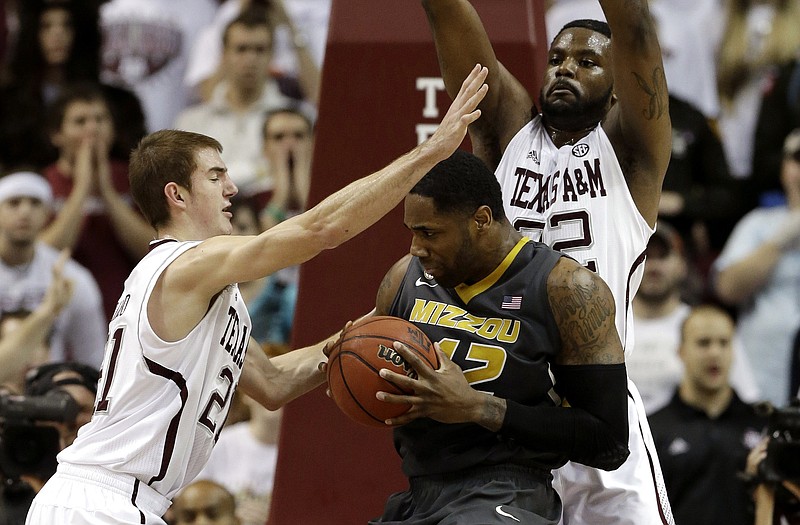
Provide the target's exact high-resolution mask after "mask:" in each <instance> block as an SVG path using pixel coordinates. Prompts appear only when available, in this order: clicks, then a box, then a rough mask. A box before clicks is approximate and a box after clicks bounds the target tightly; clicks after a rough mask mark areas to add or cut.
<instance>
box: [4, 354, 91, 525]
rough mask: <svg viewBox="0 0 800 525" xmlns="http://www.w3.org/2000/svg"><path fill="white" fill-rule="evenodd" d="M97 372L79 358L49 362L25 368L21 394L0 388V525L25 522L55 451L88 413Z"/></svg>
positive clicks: (68, 441) (72, 435) (64, 444)
mask: <svg viewBox="0 0 800 525" xmlns="http://www.w3.org/2000/svg"><path fill="white" fill-rule="evenodd" d="M99 377H100V373H99V372H98V371H97V370H96V369H94V368H92V367H90V366H87V365H83V364H80V363H71V362H60V363H49V364H46V365H42V366H39V367H37V368H34V369H33V370H31V371H30V372H29V373H28V375H27V376H26V378H25V389H24V395H22V396H7V395H6V396H4V397H3V395H2V394H0V471H1V472H0V473H2V481H3V484H2V487H0V525H12V524H23V523H24V522H25V516H26V515H27V511H28V507H29V506H30V503H31V501H33V497H34V496H35V495H36V492H38V491H39V490H40V489H41V488H42V486H43V485H44V483H45V482H46V481H47V479H48V478H49V477H50V476H51V475H52V474H53V473H54V472H55V467H56V455H57V454H58V452H59V451H61V450H63V449H64V448H66V447H67V446H69V445H70V444H71V443H72V442H73V441H74V440H75V437H76V436H77V433H78V429H79V428H80V427H81V426H83V425H84V424H86V423H88V422H89V420H90V419H91V417H92V411H93V408H94V400H95V394H96V393H97V381H98V379H99Z"/></svg>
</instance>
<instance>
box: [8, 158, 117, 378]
mask: <svg viewBox="0 0 800 525" xmlns="http://www.w3.org/2000/svg"><path fill="white" fill-rule="evenodd" d="M52 202H53V195H52V192H51V190H50V185H49V184H48V183H47V180H45V179H44V177H42V176H41V175H39V174H37V173H33V172H17V173H12V174H9V175H6V176H4V177H2V178H0V313H2V312H9V311H16V310H28V311H34V310H35V309H36V307H37V306H39V304H40V303H41V302H42V301H43V300H44V298H45V296H46V292H47V290H48V287H49V286H50V284H51V282H52V281H53V279H54V275H53V267H54V265H55V264H56V262H57V261H58V260H59V256H60V254H59V251H58V250H55V249H53V248H51V247H50V246H48V245H46V244H44V243H42V242H39V241H37V236H38V235H39V233H40V232H41V231H42V229H43V228H44V226H45V224H47V221H48V220H49V218H50V214H51V212H52ZM63 276H64V278H66V279H69V280H71V281H72V282H73V286H74V289H75V290H79V293H74V294H72V297H71V299H70V301H69V302H68V303H67V304H66V305H65V306H64V307H63V309H62V310H61V312H60V313H59V314H58V316H57V318H56V319H55V321H54V323H53V328H52V330H53V333H52V336H51V339H50V356H49V360H51V361H77V362H81V363H84V364H88V365H91V366H94V367H98V368H99V366H100V364H101V361H102V358H103V349H104V346H105V339H106V324H105V320H104V315H103V310H102V302H101V298H100V290H99V288H98V286H97V283H96V281H95V280H94V278H93V277H92V275H91V274H90V273H89V271H88V270H87V269H86V268H84V267H83V266H81V265H79V264H78V263H76V262H75V261H73V260H71V259H69V260H67V261H66V262H65V263H64V266H63ZM55 278H56V279H59V278H60V277H59V276H58V275H56V277H55Z"/></svg>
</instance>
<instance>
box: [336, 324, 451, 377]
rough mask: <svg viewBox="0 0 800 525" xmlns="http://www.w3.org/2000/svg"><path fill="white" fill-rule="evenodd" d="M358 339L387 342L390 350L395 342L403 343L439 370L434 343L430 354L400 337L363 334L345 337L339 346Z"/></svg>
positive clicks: (413, 342) (414, 343)
mask: <svg viewBox="0 0 800 525" xmlns="http://www.w3.org/2000/svg"><path fill="white" fill-rule="evenodd" d="M423 333H424V332H423ZM358 339H373V340H378V341H387V342H388V343H389V344H387V345H386V346H387V347H389V348H393V346H392V343H394V342H395V341H398V342H400V343H403V344H404V345H406V346H407V347H408V348H410V349H411V350H413V351H414V353H415V354H417V355H418V356H419V357H420V358H422V359H424V360H425V361H427V363H428V364H429V365H430V367H431V368H433V369H434V370H436V369H437V368H439V363H438V361H439V358H438V357H436V353H435V352H436V350H435V348H434V347H433V343H431V350H430V352H428V350H426V349H424V348H422V347H420V346H419V345H418V344H417V343H416V342H415V341H409V340H404V339H403V338H400V337H388V336H384V335H380V334H371V333H366V334H361V335H353V336H350V337H345V338H344V339H342V340H341V343H338V344H339V346H340V347H341V346H343V345H344V344H345V343H347V342H348V341H353V340H358ZM331 354H333V352H331ZM430 355H433V357H434V359H435V360H436V362H432V361H431V359H430V357H429V356H430Z"/></svg>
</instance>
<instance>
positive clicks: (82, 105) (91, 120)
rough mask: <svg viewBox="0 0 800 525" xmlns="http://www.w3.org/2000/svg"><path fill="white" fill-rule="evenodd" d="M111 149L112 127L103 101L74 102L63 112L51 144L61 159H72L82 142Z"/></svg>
mask: <svg viewBox="0 0 800 525" xmlns="http://www.w3.org/2000/svg"><path fill="white" fill-rule="evenodd" d="M87 140H89V141H92V142H94V143H96V144H98V145H102V147H103V148H104V151H108V150H109V149H110V148H111V143H112V142H113V140H114V126H113V122H112V120H111V113H110V112H109V110H108V106H107V105H106V103H105V101H102V100H75V101H73V102H72V103H70V104H69V105H68V106H67V108H66V110H65V111H64V120H63V121H62V122H61V128H60V129H59V130H58V132H56V133H55V134H54V135H53V144H54V145H55V146H56V147H57V148H58V149H59V151H60V152H61V156H62V157H67V158H73V157H74V155H75V154H76V153H77V151H78V148H79V147H80V146H81V144H82V143H83V142H84V141H87Z"/></svg>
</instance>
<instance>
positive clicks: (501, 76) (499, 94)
mask: <svg viewBox="0 0 800 525" xmlns="http://www.w3.org/2000/svg"><path fill="white" fill-rule="evenodd" d="M422 6H423V7H424V8H425V13H426V14H427V16H428V22H429V24H430V27H431V31H432V33H433V38H434V42H435V43H436V52H437V55H438V58H439V67H440V69H441V72H442V77H443V78H444V84H445V87H446V88H447V92H448V93H449V94H450V97H451V98H452V97H455V95H456V93H458V89H459V86H461V82H462V81H463V80H464V78H466V77H467V75H468V74H469V72H470V70H471V69H472V67H473V65H474V64H475V63H480V64H483V65H485V66H487V67H488V68H489V76H488V77H487V79H486V83H487V84H488V85H489V93H488V94H487V95H486V97H485V98H484V99H483V101H482V102H481V104H480V106H479V108H480V110H481V112H482V117H481V119H480V120H478V121H477V122H475V123H474V124H473V125H472V126H470V130H469V131H470V138H471V139H472V143H473V149H474V151H475V154H476V155H477V156H478V157H480V158H481V159H482V160H483V161H484V162H486V164H487V165H488V166H489V167H490V168H491V169H495V168H496V167H497V164H498V162H500V157H501V155H502V151H503V150H504V149H505V147H506V145H507V144H508V142H509V141H510V140H511V138H512V137H513V136H514V134H515V133H516V132H517V131H519V129H520V128H521V127H522V126H523V125H525V123H526V122H527V121H528V120H530V107H531V104H532V101H531V98H530V95H529V94H528V92H527V91H526V89H525V88H524V86H522V84H520V83H519V81H518V80H517V79H516V78H514V77H513V75H511V74H510V73H509V72H508V70H506V68H505V67H503V65H502V64H500V63H499V62H498V60H497V57H496V56H495V53H494V50H493V49H492V44H491V42H490V41H489V37H488V35H487V34H486V30H485V29H484V26H483V23H482V22H481V20H480V18H479V16H478V13H477V12H476V11H475V9H474V8H473V6H472V4H470V2H469V0H422Z"/></svg>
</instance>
